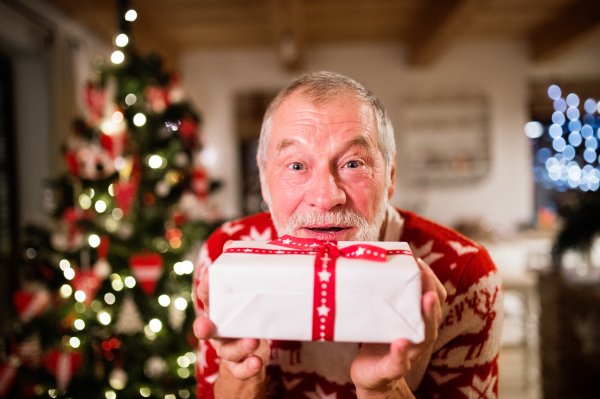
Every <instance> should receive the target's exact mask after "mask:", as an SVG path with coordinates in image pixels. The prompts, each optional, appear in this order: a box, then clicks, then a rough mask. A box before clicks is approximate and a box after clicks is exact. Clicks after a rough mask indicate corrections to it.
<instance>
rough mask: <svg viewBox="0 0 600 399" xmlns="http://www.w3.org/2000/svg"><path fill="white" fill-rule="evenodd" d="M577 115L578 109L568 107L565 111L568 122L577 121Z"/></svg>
mask: <svg viewBox="0 0 600 399" xmlns="http://www.w3.org/2000/svg"><path fill="white" fill-rule="evenodd" d="M579 115H580V114H579V109H577V108H573V107H570V108H569V109H568V110H567V118H569V120H572V121H574V120H575V119H579Z"/></svg>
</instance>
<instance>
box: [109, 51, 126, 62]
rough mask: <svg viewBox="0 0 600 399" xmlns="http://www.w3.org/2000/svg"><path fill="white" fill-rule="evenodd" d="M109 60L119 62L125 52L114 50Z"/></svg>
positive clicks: (122, 59)
mask: <svg viewBox="0 0 600 399" xmlns="http://www.w3.org/2000/svg"><path fill="white" fill-rule="evenodd" d="M110 60H111V61H112V62H113V64H120V63H122V62H123V61H125V54H123V52H122V51H120V50H116V51H114V52H113V53H112V54H111V56H110Z"/></svg>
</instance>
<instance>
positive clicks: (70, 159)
mask: <svg viewBox="0 0 600 399" xmlns="http://www.w3.org/2000/svg"><path fill="white" fill-rule="evenodd" d="M65 163H66V164H67V167H68V168H69V172H70V173H71V174H72V175H73V176H74V177H79V162H78V161H77V153H76V152H75V151H67V152H65Z"/></svg>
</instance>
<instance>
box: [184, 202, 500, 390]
mask: <svg viewBox="0 0 600 399" xmlns="http://www.w3.org/2000/svg"><path fill="white" fill-rule="evenodd" d="M398 212H399V213H400V215H401V219H402V227H401V229H400V231H399V233H400V237H399V240H400V241H406V242H408V243H409V245H410V246H411V248H412V250H413V253H414V255H415V256H416V257H420V258H422V259H423V261H425V262H426V263H427V264H428V265H429V266H430V267H431V269H432V270H433V272H434V273H435V274H436V275H437V277H438V278H439V280H440V281H441V282H442V284H443V285H444V286H445V288H446V290H447V292H448V297H447V299H446V302H445V303H444V306H443V316H444V317H443V321H442V323H441V325H440V328H439V336H438V340H437V341H436V343H435V345H434V347H433V349H432V351H430V353H427V354H426V355H425V356H423V357H422V358H421V360H420V362H419V363H418V364H416V365H413V368H412V369H411V371H410V372H409V373H408V375H406V376H405V379H406V382H407V383H408V386H409V387H410V388H411V390H412V391H413V392H414V393H415V395H416V396H417V397H421V398H444V399H454V398H497V396H498V364H497V360H498V350H499V346H500V333H501V330H502V316H503V314H502V291H501V284H500V278H499V276H498V273H497V270H496V268H495V266H494V264H493V263H492V261H491V260H490V257H489V256H488V254H487V252H486V250H485V249H484V248H483V247H482V246H481V245H478V244H476V243H474V242H473V241H471V240H469V239H467V238H465V237H463V236H462V235H460V234H458V233H457V232H455V231H453V230H450V229H448V228H446V227H443V226H440V225H438V224H435V223H433V222H431V221H429V220H426V219H424V218H421V217H419V216H417V215H415V214H414V213H411V212H404V211H400V210H398ZM275 238H277V233H276V231H275V227H274V226H273V223H272V221H271V217H270V214H268V213H263V214H259V215H255V216H251V217H247V218H244V219H240V220H237V221H233V222H228V223H225V224H224V225H223V226H221V227H220V228H219V229H218V230H217V231H216V232H215V233H214V234H213V235H212V236H211V237H210V238H209V240H208V241H207V242H206V244H205V245H204V246H203V248H202V250H201V253H200V260H199V264H198V265H197V267H196V272H195V278H194V290H193V292H195V291H196V287H197V286H198V283H199V281H200V278H201V276H202V274H203V273H204V271H205V270H206V268H207V267H208V266H209V265H210V264H211V263H212V262H213V261H214V260H215V259H216V258H217V257H218V256H219V255H220V254H221V252H222V249H223V245H224V244H225V242H226V241H227V240H272V239H275ZM194 303H195V305H196V310H197V312H198V313H199V314H203V310H202V303H201V302H200V301H199V300H198V299H197V298H196V299H195V301H194ZM357 351H358V344H349V343H332V342H295V341H272V342H271V358H270V359H269V361H268V363H267V389H268V392H269V393H270V394H271V396H270V397H276V398H290V399H295V398H303V399H306V398H309V399H321V398H326V399H346V398H356V393H355V390H354V385H353V384H352V381H351V379H350V365H351V363H352V360H353V359H354V356H355V355H356V353H357ZM218 362H219V359H218V357H217V355H216V352H215V350H214V348H213V347H212V345H211V343H210V342H209V341H201V342H200V346H199V353H198V357H197V364H196V377H197V381H198V391H197V392H198V398H212V397H213V394H212V390H213V384H214V382H215V380H216V379H217V377H218V367H219V366H218Z"/></svg>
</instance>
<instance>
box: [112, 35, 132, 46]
mask: <svg viewBox="0 0 600 399" xmlns="http://www.w3.org/2000/svg"><path fill="white" fill-rule="evenodd" d="M127 43H129V38H128V37H127V35H126V34H125V33H121V34H120V35H118V36H117V38H116V39H115V44H116V45H117V46H119V47H125V46H127Z"/></svg>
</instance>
